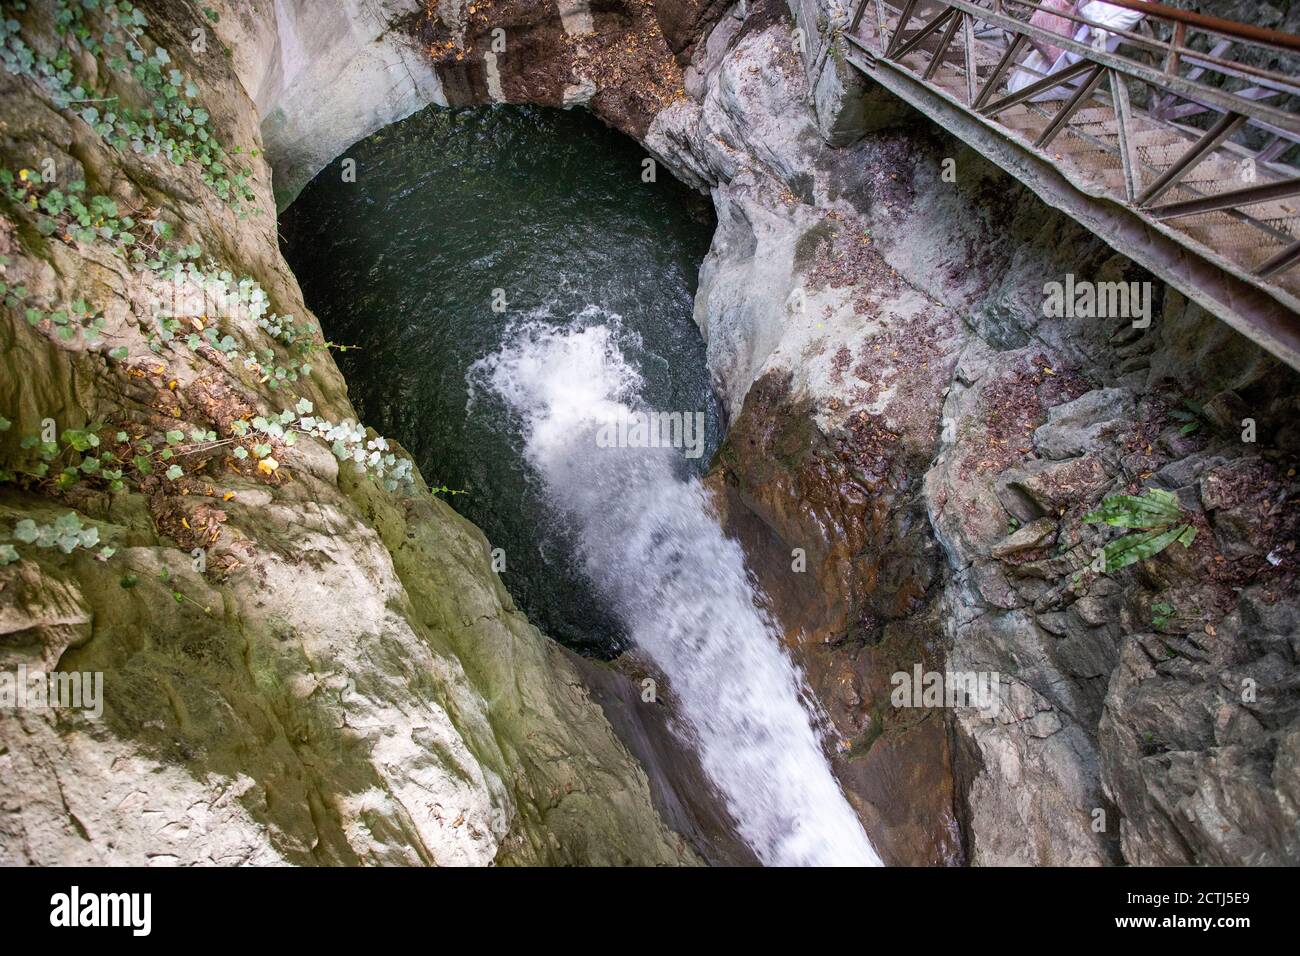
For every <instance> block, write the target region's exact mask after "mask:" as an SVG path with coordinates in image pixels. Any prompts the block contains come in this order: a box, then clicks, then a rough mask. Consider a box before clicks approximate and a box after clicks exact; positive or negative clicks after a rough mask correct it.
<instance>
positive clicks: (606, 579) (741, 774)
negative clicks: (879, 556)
mask: <svg viewBox="0 0 1300 956" xmlns="http://www.w3.org/2000/svg"><path fill="white" fill-rule="evenodd" d="M597 312H598V310H594V309H588V310H587V312H586V313H584V316H583V317H580V318H579V319H578V320H577V321H575V323H574V324H573V325H571V326H568V327H565V328H556V327H554V326H552V325H547V324H544V323H541V322H537V321H530V322H524V323H522V324H520V325H517V326H516V327H514V328H513V329H512V330H511V331H510V333H509V335H508V336H507V337H506V339H505V341H504V343H503V345H502V346H501V348H500V349H499V350H498V351H497V352H495V353H494V354H492V355H490V356H489V357H487V358H485V359H482V360H481V361H479V362H478V363H476V364H475V366H474V367H473V368H472V369H471V370H470V372H469V380H470V383H471V394H472V395H473V394H474V393H475V392H476V391H480V390H481V391H488V392H490V393H492V394H495V395H497V396H499V397H500V398H501V399H502V400H503V401H504V403H505V405H506V407H507V409H508V410H509V412H510V413H511V415H512V416H513V418H514V420H516V421H517V422H518V423H519V427H520V430H521V432H522V438H523V442H524V456H525V459H526V461H527V462H528V465H529V466H530V468H531V469H532V470H533V471H534V472H535V473H536V475H537V476H538V478H539V479H540V480H541V481H542V482H543V483H544V487H545V494H546V498H547V500H548V501H549V502H550V503H551V504H552V506H553V507H554V508H555V509H556V511H557V512H558V513H559V514H562V515H564V516H565V517H566V518H567V520H569V521H570V522H572V524H573V528H574V531H575V534H576V536H577V539H578V542H579V547H580V553H581V555H582V561H583V569H582V570H583V571H584V572H585V574H586V576H587V577H588V578H589V579H590V580H591V582H592V583H593V584H594V586H595V587H596V588H597V589H598V590H599V592H600V593H601V594H602V595H603V596H604V597H605V598H606V599H607V600H608V601H609V602H610V604H611V606H612V607H613V609H614V611H615V613H616V614H617V615H618V617H619V619H620V620H621V621H622V622H623V625H624V627H625V628H626V629H627V631H628V633H629V634H630V636H631V639H632V640H633V642H634V643H635V644H636V646H637V647H638V648H639V649H640V651H641V652H643V653H644V654H645V655H647V656H648V657H649V658H650V659H651V660H652V661H653V662H654V664H655V666H656V667H658V668H659V669H660V670H661V671H662V673H663V674H664V675H665V677H666V678H667V681H668V684H669V692H670V693H671V695H672V705H673V709H674V711H675V712H676V714H677V715H678V717H679V722H680V723H681V724H682V725H683V726H682V728H681V729H682V731H683V732H684V733H685V734H687V735H688V736H689V737H690V738H691V739H690V742H691V744H692V746H693V747H694V748H695V749H696V751H697V752H698V754H699V757H700V761H701V763H702V765H703V767H704V770H705V772H706V773H707V774H708V775H709V778H710V779H711V780H712V781H713V782H714V784H715V785H716V786H717V788H718V790H719V792H720V793H721V794H722V796H723V798H724V799H725V801H726V803H727V805H728V807H729V809H730V811H731V813H732V815H733V816H734V818H735V819H736V820H737V821H738V827H739V830H740V834H741V836H742V837H743V838H744V839H745V840H746V841H747V842H748V843H749V845H750V846H751V847H752V848H753V849H754V852H755V853H756V855H757V856H758V858H759V859H760V860H761V861H762V862H763V863H764V864H767V865H774V866H806V865H823V866H824V865H833V866H836V865H838V866H853V865H877V866H878V865H880V859H879V857H878V856H877V855H876V853H875V851H874V850H873V849H872V846H871V843H870V841H869V840H868V838H867V835H866V833H865V832H864V831H863V829H862V826H861V825H860V823H859V822H858V819H857V816H856V815H855V814H854V812H853V810H852V808H851V807H850V806H849V804H848V801H847V800H846V799H845V797H844V794H843V793H842V791H841V790H840V788H839V785H838V784H837V782H836V780H835V778H834V776H833V775H832V773H831V769H830V766H829V764H828V763H827V760H826V757H825V754H824V753H823V751H822V748H821V742H820V740H819V735H818V733H817V731H816V730H815V729H814V721H813V719H812V717H811V715H810V714H809V712H808V710H807V709H806V708H805V706H804V703H803V689H804V685H803V680H802V677H801V675H800V673H799V671H798V670H797V668H796V667H795V666H794V665H793V663H792V662H791V661H790V659H789V657H788V656H787V655H786V653H785V652H784V650H783V649H782V647H781V646H780V643H779V638H778V633H777V628H776V627H775V626H774V623H773V621H772V620H771V618H770V616H769V615H768V614H767V613H766V611H765V610H764V609H763V607H762V602H761V601H760V600H759V597H760V596H759V595H758V594H757V593H756V591H755V587H754V585H753V584H752V583H751V580H750V578H749V575H748V574H747V572H746V570H745V564H744V555H743V553H742V551H741V549H740V547H739V545H738V544H737V543H736V542H735V541H732V540H731V539H729V538H727V537H726V536H725V535H724V534H723V533H722V529H721V527H720V526H719V523H718V520H717V517H716V514H715V513H714V511H713V508H712V505H711V503H710V502H709V500H708V496H707V494H706V492H705V490H704V488H703V487H702V486H701V485H700V483H699V481H698V480H697V479H695V478H693V477H689V476H688V475H687V474H686V473H685V470H684V468H683V461H682V455H681V452H680V451H676V450H674V449H671V448H648V447H647V448H624V447H615V448H611V447H601V446H602V444H605V443H604V442H600V441H598V435H599V433H600V432H601V429H602V426H608V425H609V424H610V423H612V422H616V421H625V420H626V419H627V418H628V416H629V415H630V414H632V413H634V412H640V411H649V410H648V409H645V408H644V407H643V404H642V402H641V400H640V385H641V379H640V376H639V374H638V373H637V371H636V369H635V368H633V367H632V366H631V365H630V364H629V363H628V362H627V361H626V359H625V358H624V356H623V353H622V352H621V351H620V349H619V347H618V342H617V335H616V333H615V328H616V317H612V316H610V317H606V319H607V320H606V321H594V320H593V316H595V317H596V318H597V319H598V318H599V316H598V315H597ZM471 400H473V399H471ZM681 411H683V412H689V411H690V410H687V409H682V410H681Z"/></svg>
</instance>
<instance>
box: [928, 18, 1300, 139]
mask: <svg viewBox="0 0 1300 956" xmlns="http://www.w3.org/2000/svg"><path fill="white" fill-rule="evenodd" d="M987 2H989V0H982V2H981V0H943V4H944V6H947V7H955V8H957V9H959V10H963V11H965V12H966V13H967V14H969V15H971V16H974V17H976V18H977V19H979V20H981V21H983V22H985V23H989V24H993V25H995V26H999V27H1001V28H1003V29H1005V30H1009V31H1011V32H1013V33H1016V34H1019V35H1021V36H1025V37H1036V38H1038V39H1041V40H1045V41H1047V42H1049V43H1052V44H1053V45H1054V46H1057V47H1059V48H1061V49H1062V50H1067V51H1069V52H1072V53H1075V54H1077V55H1079V56H1080V57H1082V58H1083V59H1086V60H1091V61H1092V62H1094V63H1098V64H1101V65H1102V66H1105V67H1107V68H1109V69H1112V70H1117V71H1119V72H1120V73H1124V74H1126V75H1128V76H1131V77H1133V78H1134V79H1136V80H1139V81H1141V82H1145V83H1150V84H1152V85H1153V86H1156V87H1158V88H1163V89H1166V90H1167V91H1169V92H1171V93H1175V94H1177V95H1179V96H1183V97H1186V98H1189V99H1193V98H1194V99H1195V100H1196V101H1197V102H1205V103H1208V104H1211V105H1213V106H1214V107H1215V108H1216V109H1220V110H1224V111H1228V112H1244V113H1247V114H1248V115H1251V116H1254V117H1258V118H1260V119H1263V120H1266V121H1268V122H1270V123H1272V124H1273V125H1275V126H1277V127H1280V128H1281V129H1284V130H1287V131H1289V132H1291V133H1295V134H1300V116H1297V115H1296V114H1295V113H1291V112H1288V111H1285V110H1281V109H1278V108H1277V107H1274V106H1270V105H1268V104H1267V103H1263V102H1260V101H1247V100H1244V99H1243V98H1242V97H1239V96H1236V95H1234V94H1233V93H1231V92H1229V91H1226V90H1221V89H1218V88H1216V87H1213V86H1209V85H1207V84H1204V83H1198V82H1195V81H1192V80H1187V79H1185V78H1183V77H1180V76H1176V75H1171V74H1169V73H1166V72H1164V71H1162V70H1159V69H1154V68H1152V67H1148V66H1146V65H1145V64H1143V63H1140V62H1138V61H1137V60H1134V59H1131V58H1129V57H1126V56H1123V55H1120V54H1119V53H1118V52H1114V53H1112V52H1109V51H1107V50H1099V49H1096V48H1094V47H1092V46H1091V45H1090V44H1087V43H1080V42H1079V41H1077V40H1075V39H1074V38H1073V37H1067V36H1062V35H1061V34H1058V33H1054V32H1052V31H1050V30H1045V29H1043V28H1041V27H1037V26H1034V25H1033V24H1030V23H1028V22H1025V21H1023V20H1018V19H1016V18H1015V17H1013V16H1010V15H1009V14H1008V13H1006V12H1005V11H1003V12H998V11H997V10H996V9H991V8H990V7H987V6H984V5H983V4H984V3H987ZM1011 2H1013V3H1017V2H1020V0H1011ZM1106 2H1110V0H1106ZM1134 2H1136V0H1134ZM1023 5H1024V6H1026V7H1032V6H1033V4H1032V3H1024V4H1023ZM1112 32H1122V31H1112ZM1185 52H1188V53H1191V52H1192V51H1185Z"/></svg>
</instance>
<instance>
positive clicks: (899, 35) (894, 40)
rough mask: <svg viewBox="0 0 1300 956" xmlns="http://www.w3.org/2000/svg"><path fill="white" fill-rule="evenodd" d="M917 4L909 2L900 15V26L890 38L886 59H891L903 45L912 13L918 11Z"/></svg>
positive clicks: (913, 0) (915, 0) (914, 0)
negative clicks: (905, 31)
mask: <svg viewBox="0 0 1300 956" xmlns="http://www.w3.org/2000/svg"><path fill="white" fill-rule="evenodd" d="M916 3H917V0H907V3H906V5H904V7H903V11H902V13H900V14H899V15H898V26H897V27H895V28H894V35H893V36H891V37H890V38H889V46H887V47H885V59H889V58H891V57H892V56H893V55H894V51H895V50H897V49H898V47H899V46H900V45H901V44H902V42H903V31H904V30H906V29H907V25H908V23H910V22H911V20H912V11H914V10H915V9H916Z"/></svg>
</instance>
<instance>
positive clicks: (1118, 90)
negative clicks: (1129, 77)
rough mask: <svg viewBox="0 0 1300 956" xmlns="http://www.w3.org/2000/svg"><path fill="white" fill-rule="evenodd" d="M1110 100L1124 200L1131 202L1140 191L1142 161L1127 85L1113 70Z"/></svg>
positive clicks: (1122, 76)
mask: <svg viewBox="0 0 1300 956" xmlns="http://www.w3.org/2000/svg"><path fill="white" fill-rule="evenodd" d="M1110 99H1111V102H1112V103H1113V104H1114V106H1115V130H1116V134H1117V137H1118V140H1119V158H1120V162H1121V163H1122V164H1123V167H1124V198H1126V199H1127V200H1128V201H1129V202H1133V201H1134V200H1135V199H1137V197H1138V193H1140V192H1141V191H1142V161H1141V158H1140V157H1139V156H1138V151H1137V147H1136V146H1135V145H1134V143H1133V107H1132V105H1131V104H1130V103H1129V98H1128V83H1127V82H1126V81H1125V79H1124V75H1123V74H1122V73H1117V72H1116V71H1115V70H1111V71H1110Z"/></svg>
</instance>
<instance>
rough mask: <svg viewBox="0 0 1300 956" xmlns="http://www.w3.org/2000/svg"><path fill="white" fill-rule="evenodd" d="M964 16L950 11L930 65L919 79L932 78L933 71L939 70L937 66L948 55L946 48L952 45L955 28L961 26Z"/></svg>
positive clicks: (955, 32)
mask: <svg viewBox="0 0 1300 956" xmlns="http://www.w3.org/2000/svg"><path fill="white" fill-rule="evenodd" d="M965 16H966V15H965V14H964V13H958V12H957V11H956V10H953V11H952V16H950V17H949V18H948V26H947V28H946V29H945V30H944V31H943V36H941V37H939V46H938V47H937V48H936V49H935V51H934V57H933V58H932V59H931V60H930V65H929V66H927V67H926V68H925V72H924V73H923V74H921V79H923V80H928V79H930V78H931V77H932V76H934V73H935V71H936V70H937V69H939V65H940V64H941V63H943V58H944V57H945V56H947V54H948V47H949V45H950V44H951V43H952V38H953V37H954V36H956V35H957V28H958V27H959V26H961V22H962V20H963V19H965Z"/></svg>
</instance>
